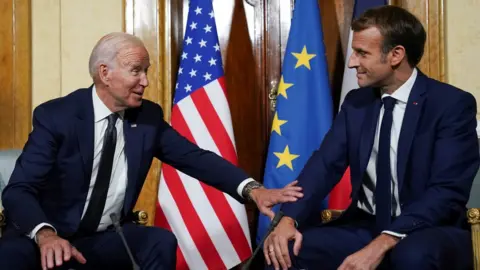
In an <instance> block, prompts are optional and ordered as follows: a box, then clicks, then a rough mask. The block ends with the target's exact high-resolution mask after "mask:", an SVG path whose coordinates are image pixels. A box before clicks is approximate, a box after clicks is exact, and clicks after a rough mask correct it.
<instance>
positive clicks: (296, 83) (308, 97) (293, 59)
mask: <svg viewBox="0 0 480 270" xmlns="http://www.w3.org/2000/svg"><path fill="white" fill-rule="evenodd" d="M332 117H333V105H332V97H331V92H330V86H329V80H328V69H327V58H326V56H325V45H324V43H323V32H322V25H321V18H320V10H319V7H318V3H317V0H300V1H295V8H294V11H293V18H292V24H291V28H290V33H289V37H288V42H287V48H286V51H285V56H284V61H283V67H282V77H281V79H280V83H279V86H278V94H277V107H276V111H275V115H274V119H273V123H272V130H271V133H270V145H269V148H268V153H267V162H266V165H265V177H264V180H263V183H264V185H265V186H266V187H267V188H282V187H284V186H285V185H287V184H288V183H290V182H292V181H294V180H296V179H297V177H298V175H299V174H300V172H301V171H302V169H303V167H304V166H305V164H306V162H307V160H308V159H309V158H310V156H311V155H312V153H313V152H314V151H315V150H316V149H318V148H319V147H320V144H321V142H322V140H323V137H324V136H325V134H326V132H327V131H328V129H329V128H330V126H331V124H332ZM325 207H326V201H325V202H324V203H323V204H322V205H318V209H319V213H320V211H321V209H323V208H325ZM278 209H279V206H276V207H275V208H274V211H275V212H276V211H278ZM269 224H270V219H269V218H268V217H266V216H264V215H262V214H260V216H259V221H258V231H257V243H258V242H259V241H260V239H262V237H263V236H264V234H265V232H266V230H267V228H268V226H269Z"/></svg>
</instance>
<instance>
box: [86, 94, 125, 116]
mask: <svg viewBox="0 0 480 270" xmlns="http://www.w3.org/2000/svg"><path fill="white" fill-rule="evenodd" d="M92 100H93V115H94V117H95V123H97V122H98V121H100V120H103V119H105V118H107V117H108V116H109V115H110V114H112V111H110V109H109V108H108V107H107V106H106V105H105V103H103V101H102V100H101V99H100V97H99V96H98V94H97V89H96V87H95V85H94V86H93V87H92ZM118 114H119V115H120V118H121V119H123V115H124V111H119V112H118Z"/></svg>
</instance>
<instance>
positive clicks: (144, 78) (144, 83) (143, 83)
mask: <svg viewBox="0 0 480 270" xmlns="http://www.w3.org/2000/svg"><path fill="white" fill-rule="evenodd" d="M140 85H141V86H143V87H147V86H148V77H147V74H146V73H143V74H142V78H141V79H140Z"/></svg>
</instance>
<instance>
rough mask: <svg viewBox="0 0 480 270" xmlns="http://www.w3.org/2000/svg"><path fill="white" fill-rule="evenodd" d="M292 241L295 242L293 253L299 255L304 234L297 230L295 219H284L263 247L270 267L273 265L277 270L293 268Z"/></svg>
mask: <svg viewBox="0 0 480 270" xmlns="http://www.w3.org/2000/svg"><path fill="white" fill-rule="evenodd" d="M290 240H295V243H294V246H293V253H294V254H295V255H298V252H299V251H300V247H301V246H302V234H301V233H300V232H299V231H297V229H296V228H295V224H294V221H293V219H291V218H290V217H284V218H283V219H282V220H281V221H280V223H279V224H278V226H277V227H276V228H275V230H274V231H273V232H272V233H271V234H270V235H269V236H268V237H267V239H266V240H265V243H264V245H263V254H264V256H265V260H266V261H267V264H268V265H271V264H272V263H273V266H274V267H275V269H280V267H282V269H284V270H287V269H288V268H289V267H291V266H292V261H291V259H290V254H289V252H288V241H290Z"/></svg>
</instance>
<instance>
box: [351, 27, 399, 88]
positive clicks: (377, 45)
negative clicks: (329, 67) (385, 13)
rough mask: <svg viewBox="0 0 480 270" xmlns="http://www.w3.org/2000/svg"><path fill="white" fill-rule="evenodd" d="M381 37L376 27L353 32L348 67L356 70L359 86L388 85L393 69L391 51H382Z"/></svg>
mask: <svg viewBox="0 0 480 270" xmlns="http://www.w3.org/2000/svg"><path fill="white" fill-rule="evenodd" d="M382 45H383V37H382V35H381V33H380V31H379V30H378V29H377V28H376V27H370V28H367V29H365V30H362V31H358V32H354V33H353V40H352V49H353V53H352V55H351V56H350V59H349V61H348V67H349V68H355V69H356V70H357V80H358V85H359V86H360V87H382V86H385V85H388V83H389V81H390V80H391V78H392V76H393V72H394V70H393V69H392V66H391V57H392V55H391V53H390V52H389V53H387V54H384V53H383V52H382Z"/></svg>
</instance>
